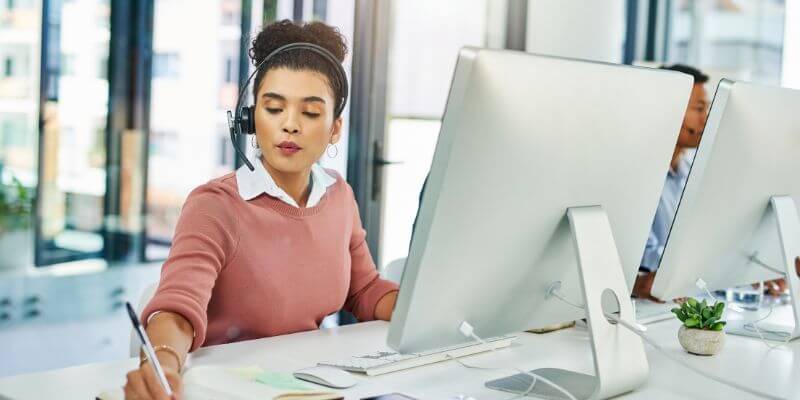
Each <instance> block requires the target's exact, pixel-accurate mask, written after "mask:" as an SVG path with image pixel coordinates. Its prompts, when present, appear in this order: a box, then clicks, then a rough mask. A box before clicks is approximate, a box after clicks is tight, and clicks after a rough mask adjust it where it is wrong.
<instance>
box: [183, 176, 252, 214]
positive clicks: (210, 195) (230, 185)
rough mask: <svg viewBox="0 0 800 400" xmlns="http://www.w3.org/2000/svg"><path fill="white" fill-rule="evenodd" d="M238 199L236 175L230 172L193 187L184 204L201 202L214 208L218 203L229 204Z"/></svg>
mask: <svg viewBox="0 0 800 400" xmlns="http://www.w3.org/2000/svg"><path fill="white" fill-rule="evenodd" d="M238 197H239V193H238V188H237V185H236V175H235V173H233V172H231V173H228V174H225V175H223V176H220V177H217V178H214V179H211V180H209V181H208V182H206V183H204V184H202V185H200V186H197V187H195V188H194V189H193V190H192V191H191V192H190V193H189V196H188V197H187V198H186V203H189V202H195V203H196V202H201V203H207V204H209V205H212V206H215V205H219V204H220V203H231V202H233V201H236V200H237V199H238Z"/></svg>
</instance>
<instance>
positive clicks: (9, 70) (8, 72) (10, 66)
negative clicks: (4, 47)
mask: <svg viewBox="0 0 800 400" xmlns="http://www.w3.org/2000/svg"><path fill="white" fill-rule="evenodd" d="M3 74H4V75H5V76H6V77H9V78H10V77H12V76H14V59H13V58H11V57H6V59H5V62H4V63H3Z"/></svg>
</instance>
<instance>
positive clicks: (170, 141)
mask: <svg viewBox="0 0 800 400" xmlns="http://www.w3.org/2000/svg"><path fill="white" fill-rule="evenodd" d="M209 3H210V4H207V5H206V6H204V7H196V6H195V2H194V1H191V0H156V1H155V3H154V6H155V10H154V21H153V24H154V26H153V52H154V53H155V57H154V58H153V78H154V79H153V80H152V82H151V84H150V85H151V86H150V88H151V100H150V140H149V143H150V145H149V149H150V152H149V154H148V158H147V164H148V167H147V174H148V175H147V188H146V189H145V190H146V202H147V207H146V209H147V215H146V216H145V258H146V259H150V260H153V259H163V258H165V257H166V255H167V253H168V251H169V246H170V243H171V241H172V234H173V231H174V229H175V224H176V223H177V220H178V216H179V215H180V210H181V206H182V205H183V203H184V201H185V200H186V196H187V195H188V194H189V192H190V191H191V190H192V189H194V188H195V187H197V186H199V185H201V184H203V183H205V182H207V181H208V180H210V179H212V178H215V177H218V176H221V175H224V174H225V173H228V172H230V171H232V170H233V169H234V165H233V162H232V161H233V160H232V159H230V158H228V157H225V156H221V155H222V154H223V153H224V152H225V151H227V150H229V149H230V148H231V147H230V146H231V145H230V143H229V141H228V140H229V139H227V138H228V131H227V126H226V124H225V112H226V111H227V110H228V109H232V108H233V104H234V103H235V102H236V96H237V94H238V93H237V81H238V63H239V56H238V55H239V39H240V36H241V28H240V21H239V19H240V17H239V16H240V15H241V3H242V2H241V1H238V0H209ZM186 10H193V11H192V20H193V23H192V24H189V25H186V24H185V23H184V22H185V19H186ZM215 60H216V61H215ZM183 64H185V65H186V67H185V68H184V67H183ZM158 78H169V79H158Z"/></svg>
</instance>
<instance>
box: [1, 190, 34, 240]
mask: <svg viewBox="0 0 800 400" xmlns="http://www.w3.org/2000/svg"><path fill="white" fill-rule="evenodd" d="M32 210H33V199H32V197H31V193H30V190H29V189H28V188H26V187H25V186H23V185H22V182H20V181H19V179H17V178H16V177H12V178H11V185H2V184H0V233H3V232H8V231H13V230H19V229H27V228H29V227H30V224H31V212H32Z"/></svg>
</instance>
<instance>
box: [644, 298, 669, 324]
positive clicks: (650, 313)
mask: <svg viewBox="0 0 800 400" xmlns="http://www.w3.org/2000/svg"><path fill="white" fill-rule="evenodd" d="M634 307H635V308H636V322H638V323H640V324H652V323H654V322H659V321H665V320H668V319H670V318H677V317H675V314H673V313H672V312H671V311H670V310H672V309H673V308H675V307H680V306H679V305H678V304H676V303H674V302H672V301H668V302H666V303H656V302H654V301H649V300H639V299H637V300H635V302H634Z"/></svg>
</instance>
